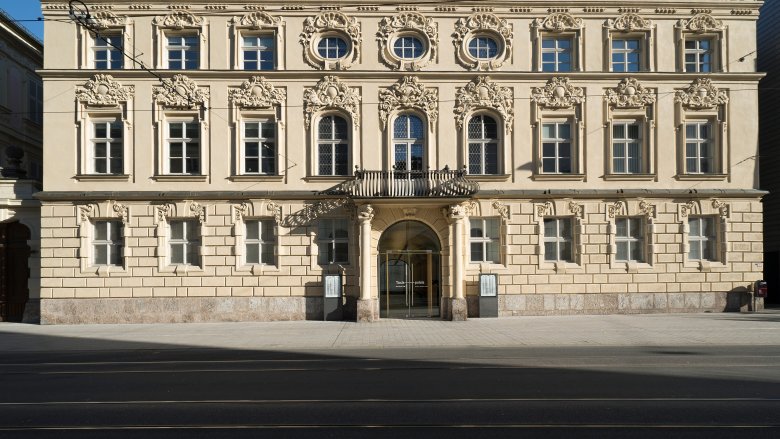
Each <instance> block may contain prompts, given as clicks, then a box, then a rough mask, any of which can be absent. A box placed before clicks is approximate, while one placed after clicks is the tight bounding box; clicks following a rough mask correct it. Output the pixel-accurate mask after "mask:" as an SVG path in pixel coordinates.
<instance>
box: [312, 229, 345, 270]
mask: <svg viewBox="0 0 780 439" xmlns="http://www.w3.org/2000/svg"><path fill="white" fill-rule="evenodd" d="M317 243H318V246H319V258H318V263H319V264H320V265H328V264H338V263H342V264H343V263H347V262H349V222H348V221H347V220H346V219H345V218H332V219H328V218H325V219H321V220H320V221H319V230H318V233H317Z"/></svg>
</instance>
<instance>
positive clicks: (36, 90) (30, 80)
mask: <svg viewBox="0 0 780 439" xmlns="http://www.w3.org/2000/svg"><path fill="white" fill-rule="evenodd" d="M26 83H27V84H26V87H25V88H26V90H25V97H26V98H27V99H26V105H25V108H26V109H27V112H26V114H25V119H27V121H29V122H32V123H34V124H36V125H43V82H41V80H40V79H38V78H36V77H33V76H28V77H27V81H26Z"/></svg>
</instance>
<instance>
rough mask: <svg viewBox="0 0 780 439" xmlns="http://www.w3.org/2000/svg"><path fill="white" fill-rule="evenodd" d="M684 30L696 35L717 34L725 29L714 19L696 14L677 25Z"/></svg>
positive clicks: (720, 22)
mask: <svg viewBox="0 0 780 439" xmlns="http://www.w3.org/2000/svg"><path fill="white" fill-rule="evenodd" d="M677 25H678V26H679V27H681V28H682V29H684V30H688V31H691V32H694V33H697V34H701V33H706V32H718V31H722V30H724V29H725V28H726V26H725V25H724V24H723V22H722V21H720V20H717V19H715V18H714V17H713V16H712V15H710V14H704V13H702V14H696V15H694V16H693V17H692V18H690V19H688V20H685V19H683V20H680V21H679V22H678V24H677Z"/></svg>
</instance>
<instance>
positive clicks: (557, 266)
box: [539, 255, 585, 274]
mask: <svg viewBox="0 0 780 439" xmlns="http://www.w3.org/2000/svg"><path fill="white" fill-rule="evenodd" d="M539 257H540V258H543V257H544V256H543V255H540V256H539ZM584 269H585V267H583V266H582V265H580V264H578V263H576V262H569V261H542V262H541V263H540V264H539V270H542V271H552V272H554V273H556V274H566V273H573V272H580V271H582V270H584Z"/></svg>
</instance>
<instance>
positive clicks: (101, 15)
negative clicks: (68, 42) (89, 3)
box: [90, 11, 127, 30]
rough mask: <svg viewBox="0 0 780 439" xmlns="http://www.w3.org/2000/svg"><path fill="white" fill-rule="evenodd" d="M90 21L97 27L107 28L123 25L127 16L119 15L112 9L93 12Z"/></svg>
mask: <svg viewBox="0 0 780 439" xmlns="http://www.w3.org/2000/svg"><path fill="white" fill-rule="evenodd" d="M90 23H91V24H92V26H94V27H95V28H96V29H100V30H105V29H109V28H112V27H123V26H125V25H126V24H127V17H119V16H117V15H116V14H114V13H113V12H111V11H98V12H95V13H94V14H92V16H91V20H90Z"/></svg>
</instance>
